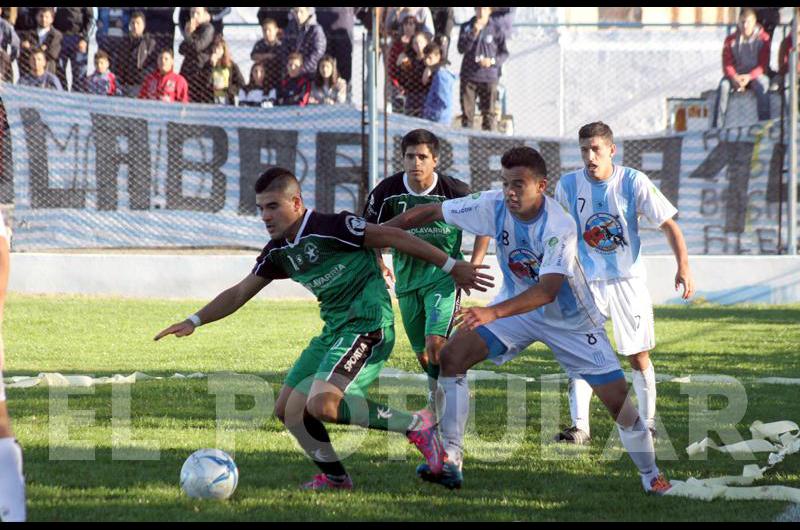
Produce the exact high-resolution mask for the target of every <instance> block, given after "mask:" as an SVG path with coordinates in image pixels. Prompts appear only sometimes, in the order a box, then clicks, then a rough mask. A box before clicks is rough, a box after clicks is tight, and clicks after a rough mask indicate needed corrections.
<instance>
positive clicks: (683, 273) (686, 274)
mask: <svg viewBox="0 0 800 530" xmlns="http://www.w3.org/2000/svg"><path fill="white" fill-rule="evenodd" d="M679 285H683V295H682V296H681V298H683V299H684V300H688V299H689V298H691V296H692V295H693V294H694V279H693V278H692V273H691V272H690V271H689V269H688V267H687V268H679V269H678V272H677V273H676V274H675V290H676V291H677V290H678V286H679Z"/></svg>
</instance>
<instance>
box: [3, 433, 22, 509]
mask: <svg viewBox="0 0 800 530" xmlns="http://www.w3.org/2000/svg"><path fill="white" fill-rule="evenodd" d="M0 519H2V521H3V522H5V523H21V522H24V521H25V477H24V476H22V449H21V448H20V447H19V445H18V444H17V441H16V440H15V439H14V438H0Z"/></svg>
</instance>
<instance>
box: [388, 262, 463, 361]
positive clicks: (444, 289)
mask: <svg viewBox="0 0 800 530" xmlns="http://www.w3.org/2000/svg"><path fill="white" fill-rule="evenodd" d="M397 303H398V304H399V305H400V315H401V316H402V317H403V326H404V327H405V328H406V335H408V340H409V342H411V349H412V350H414V353H422V352H424V351H425V337H427V336H428V335H440V336H442V337H448V336H450V332H451V331H452V330H453V319H454V317H455V314H456V311H458V310H459V309H460V308H461V289H458V288H457V287H456V285H455V283H454V282H453V279H452V278H451V277H450V276H445V277H444V278H442V280H440V281H439V282H437V283H434V284H431V285H426V286H425V287H421V288H419V289H417V290H415V291H411V292H409V293H406V294H404V295H402V296H398V297H397Z"/></svg>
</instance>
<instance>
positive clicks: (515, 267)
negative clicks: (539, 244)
mask: <svg viewBox="0 0 800 530" xmlns="http://www.w3.org/2000/svg"><path fill="white" fill-rule="evenodd" d="M540 264H541V259H539V258H537V257H536V255H535V254H534V253H533V252H531V251H530V250H529V249H527V248H518V249H516V250H514V251H512V252H511V254H509V255H508V268H509V269H511V272H513V273H514V275H515V276H516V277H517V278H519V279H520V280H525V281H526V282H527V283H529V284H535V283H539V265H540Z"/></svg>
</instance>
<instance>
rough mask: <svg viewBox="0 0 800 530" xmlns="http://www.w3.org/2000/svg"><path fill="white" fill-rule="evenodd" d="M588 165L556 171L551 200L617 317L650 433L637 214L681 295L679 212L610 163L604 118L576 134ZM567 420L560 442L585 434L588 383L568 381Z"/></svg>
mask: <svg viewBox="0 0 800 530" xmlns="http://www.w3.org/2000/svg"><path fill="white" fill-rule="evenodd" d="M578 137H579V141H580V147H581V156H582V158H583V162H584V165H585V167H584V168H583V169H581V170H578V171H575V172H572V173H568V174H566V175H564V176H562V177H561V179H560V180H559V181H558V185H557V186H556V191H555V198H556V200H557V201H558V202H560V203H561V204H562V205H563V206H564V208H566V209H567V211H569V213H570V214H571V215H572V217H573V218H574V219H575V221H576V222H577V223H578V231H579V234H580V237H579V239H578V256H579V258H580V262H581V265H582V267H583V269H584V271H585V273H586V277H587V279H588V280H589V285H590V286H591V289H592V292H593V294H594V297H595V301H596V302H597V304H598V306H599V307H600V309H601V310H602V311H603V313H605V314H606V315H608V316H610V317H611V320H612V322H613V323H614V339H615V341H616V343H617V351H618V352H619V353H620V355H625V356H627V357H628V359H629V361H630V363H631V366H632V368H633V388H634V390H635V391H636V398H637V400H638V402H639V413H640V415H641V417H642V418H643V419H644V420H645V423H646V424H647V426H648V427H649V428H650V429H651V431H652V432H653V434H655V412H656V379H655V372H654V371H653V365H652V364H651V362H650V354H649V352H650V350H652V349H653V348H654V347H655V329H654V324H653V304H652V302H651V300H650V293H649V292H648V290H647V285H646V283H645V275H646V272H645V268H644V263H643V262H642V254H641V240H640V238H639V220H640V218H641V217H642V216H644V217H645V218H647V220H648V221H649V222H651V223H652V224H653V225H655V226H658V227H659V228H660V229H661V230H663V231H664V234H665V235H666V237H667V240H668V241H669V244H670V246H671V247H672V251H673V253H674V254H675V258H676V260H677V262H678V272H677V274H676V276H675V288H676V289H677V288H678V285H683V298H684V299H688V298H689V297H690V296H692V294H693V292H694V286H693V281H692V275H691V272H690V271H689V259H688V253H687V250H686V244H685V242H684V239H683V233H682V232H681V229H680V228H679V227H678V224H677V223H676V222H675V221H674V220H673V219H672V218H673V217H674V216H675V214H676V213H678V210H676V209H675V207H674V206H673V205H672V204H671V203H670V202H669V200H668V199H667V198H666V197H664V195H663V194H662V193H661V192H660V191H659V190H658V188H656V187H655V185H654V184H653V183H652V182H651V181H650V179H649V178H648V177H647V175H645V174H644V173H642V172H641V171H637V170H635V169H632V168H628V167H623V166H617V165H614V163H613V161H612V157H613V156H614V154H615V153H616V150H617V148H616V146H615V145H614V138H613V135H612V132H611V129H610V128H609V127H608V125H606V124H605V123H603V122H596V123H590V124H588V125H585V126H583V127H582V128H581V129H580V131H579V133H578ZM569 392H570V414H571V416H572V422H573V424H572V426H571V427H568V428H567V429H565V430H564V431H562V432H561V433H559V434H558V435H557V436H556V439H557V440H559V441H562V442H565V443H576V444H585V443H588V442H589V440H590V434H589V433H590V428H589V401H590V399H591V397H592V389H591V387H590V385H589V384H588V383H587V382H586V381H585V380H582V379H578V378H575V379H571V380H570V385H569Z"/></svg>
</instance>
